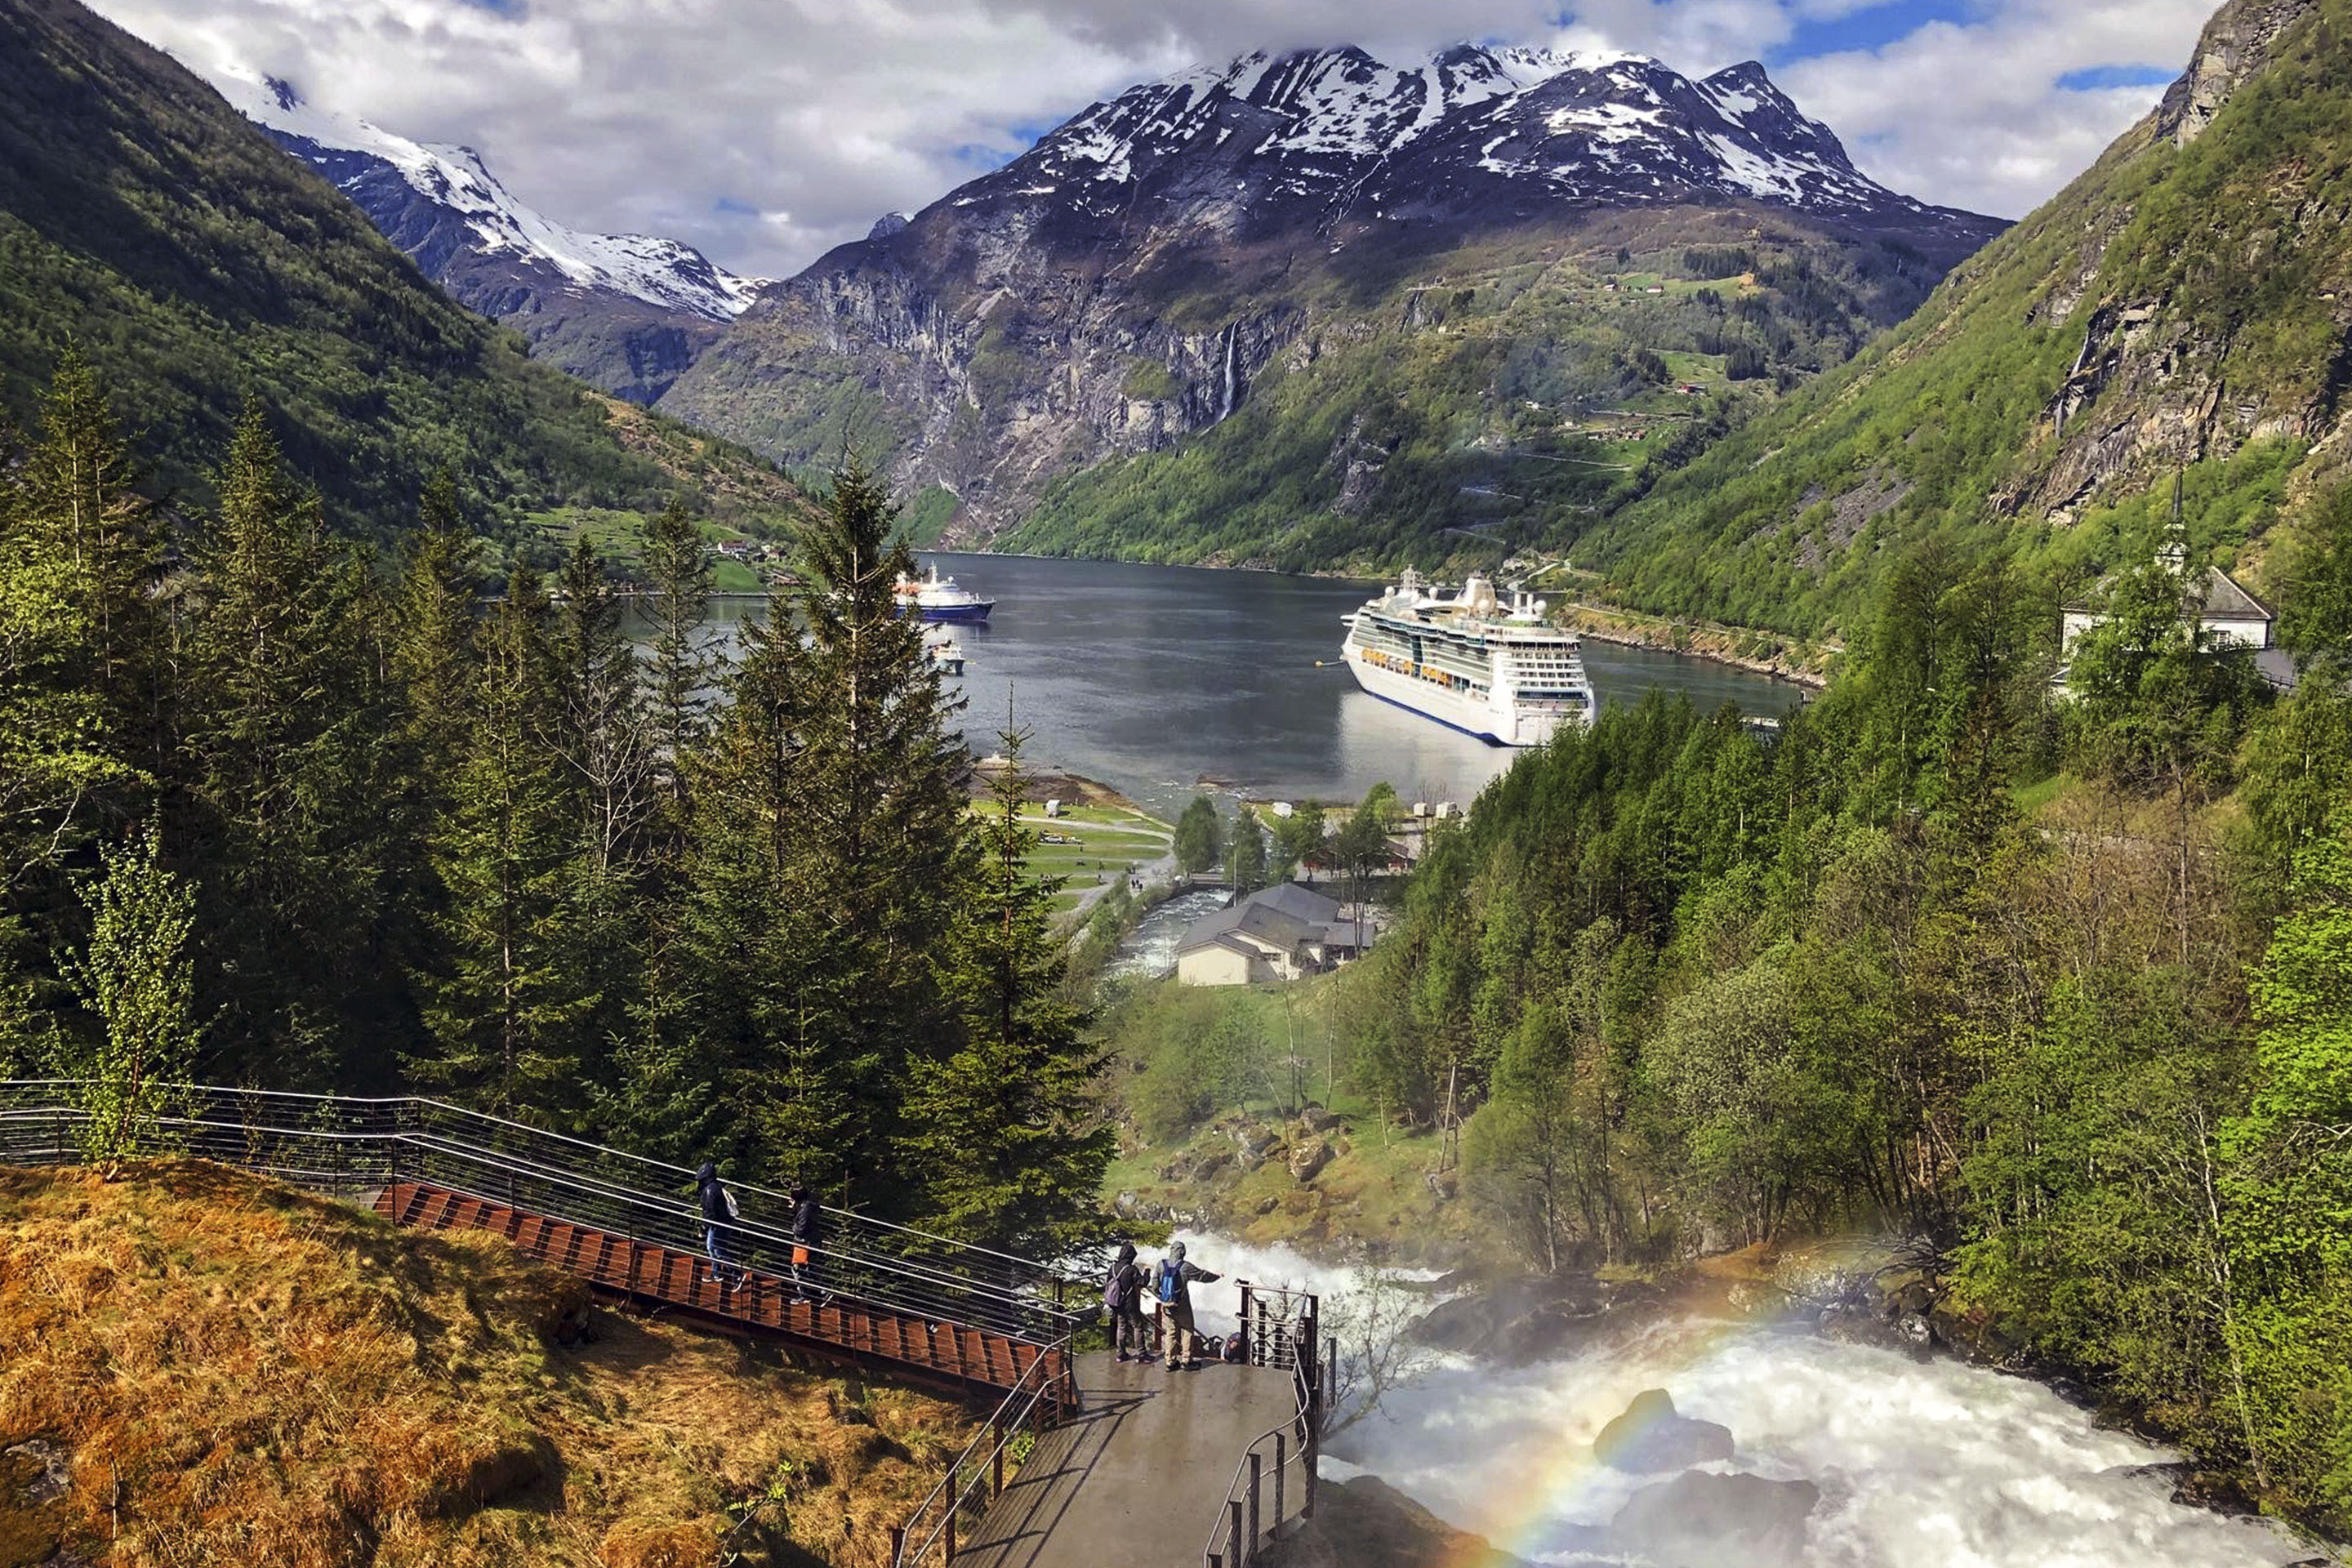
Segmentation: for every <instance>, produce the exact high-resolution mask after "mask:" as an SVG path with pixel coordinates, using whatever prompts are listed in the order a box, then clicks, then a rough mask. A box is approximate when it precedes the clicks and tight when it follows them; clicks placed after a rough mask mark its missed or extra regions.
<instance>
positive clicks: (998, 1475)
mask: <svg viewBox="0 0 2352 1568" xmlns="http://www.w3.org/2000/svg"><path fill="white" fill-rule="evenodd" d="M988 1430H989V1434H990V1435H991V1436H993V1437H994V1438H995V1439H996V1455H995V1458H994V1459H993V1460H992V1467H993V1468H992V1476H991V1480H990V1487H989V1493H988V1495H989V1496H990V1497H991V1498H1000V1497H1003V1495H1004V1424H1003V1422H1002V1421H999V1420H996V1419H995V1418H993V1417H991V1418H990V1420H989V1423H988Z"/></svg>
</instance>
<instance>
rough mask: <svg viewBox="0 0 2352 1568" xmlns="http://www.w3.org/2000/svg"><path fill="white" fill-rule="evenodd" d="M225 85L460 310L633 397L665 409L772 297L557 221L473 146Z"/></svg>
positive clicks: (230, 82) (671, 253)
mask: <svg viewBox="0 0 2352 1568" xmlns="http://www.w3.org/2000/svg"><path fill="white" fill-rule="evenodd" d="M216 85H217V86H218V87H219V89H220V90H221V92H222V94H223V96H225V97H226V98H227V99H228V100H229V102H230V103H231V104H232V105H234V106H235V107H236V109H237V110H240V111H241V112H243V113H244V114H245V116H246V117H247V119H249V120H252V121H255V122H256V123H257V124H259V125H260V126H261V128H262V129H263V130H264V131H266V132H268V133H269V135H270V136H271V137H272V138H273V139H274V140H275V141H277V142H278V144H279V145H280V146H282V147H284V148H285V149H286V150H287V151H288V152H289V153H293V154H294V155H295V156H296V157H299V158H301V159H303V160H304V161H305V162H307V163H310V164H312V165H313V166H315V167H316V168H317V169H318V170H319V171H320V173H321V174H324V175H326V177H327V178H328V179H329V180H330V181H331V182H332V183H333V184H335V185H336V186H337V187H339V188H340V189H341V190H342V191H343V193H344V194H345V195H349V196H350V197H351V198H352V200H353V201H355V202H357V203H358V204H359V205H360V206H361V207H362V209H363V210H364V211H365V212H366V213H367V215H368V216H369V217H370V218H371V219H372V220H373V222H374V223H375V226H376V227H377V228H378V229H380V230H382V231H383V234H384V235H385V237H388V238H390V239H391V240H392V241H393V243H394V244H395V245H397V246H399V247H401V248H402V249H403V250H404V251H406V252H407V253H408V254H409V256H410V257H411V258H414V259H415V262H416V264H417V265H418V266H419V267H421V268H424V269H425V272H426V274H427V275H429V276H430V277H432V278H433V279H435V280H436V281H437V282H439V283H440V284H441V285H442V286H443V287H444V288H445V289H448V290H449V292H450V293H451V294H453V295H455V296H456V297H457V300H459V301H460V302H461V303H463V304H466V305H467V306H470V307H472V308H473V309H475V310H479V311H481V312H482V313H483V314H485V315H488V316H491V317H494V318H497V319H499V320H501V321H508V322H509V324H511V325H513V326H515V327H517V328H518V329H520V331H522V332H523V333H524V335H525V336H526V337H528V338H530V340H531V342H532V343H533V345H534V348H535V349H536V350H537V352H538V353H539V354H540V356H541V357H542V358H545V359H549V360H551V361H552V362H553V363H557V364H559V365H562V367H563V368H564V369H566V370H569V371H572V373H573V374H578V375H581V376H583V377H584V378H585V379H587V380H589V381H591V382H593V383H595V384H599V385H602V386H604V387H606V388H607V389H608V390H611V391H614V392H617V393H619V394H621V395H624V396H632V397H635V398H637V399H638V400H640V401H643V402H648V403H650V402H651V401H653V399H654V398H656V397H658V396H659V395H661V393H662V392H663V390H665V389H666V388H667V386H668V384H669V383H670V381H671V380H673V379H675V378H676V376H677V373H678V372H679V371H681V370H683V369H684V368H685V367H686V365H687V364H688V363H691V362H692V360H693V358H694V355H695V354H696V353H699V352H700V350H701V349H702V348H704V347H707V346H708V345H709V342H712V341H714V340H715V339H716V337H717V336H718V334H719V329H720V328H722V327H723V326H725V324H726V323H727V322H729V321H733V320H734V319H735V318H736V317H737V316H739V315H740V314H741V313H742V312H743V311H744V310H745V309H747V308H748V307H749V306H750V305H751V301H752V300H753V299H754V298H756V297H757V294H758V291H759V289H760V288H761V286H762V285H763V282H764V280H763V279H747V278H740V277H738V276H736V275H735V274H733V273H731V272H729V271H728V270H726V269H725V268H721V267H719V266H718V265H716V264H715V263H713V262H712V261H711V260H710V259H709V258H708V257H706V256H704V255H703V254H702V253H701V252H700V251H698V250H697V249H695V248H694V247H692V246H690V245H686V244H682V243H680V242H679V241H677V240H674V239H663V238H660V237H656V236H652V235H641V234H590V233H585V232H583V231H582V230H579V229H575V228H572V227H569V226H565V225H563V224H560V223H557V222H556V221H554V220H553V219H552V218H550V217H548V216H546V215H545V214H543V213H541V212H540V211H539V210H538V209H536V208H534V207H532V206H531V205H530V204H528V203H526V202H524V201H521V200H520V199H519V198H517V197H516V196H515V195H514V194H513V193H512V192H510V191H509V190H508V189H507V188H506V186H505V185H503V184H500V183H499V179H498V176H497V175H495V174H491V173H490V170H489V167H488V164H487V163H484V161H483V159H482V156H481V154H480V153H477V152H475V151H474V150H473V149H472V148H470V147H453V146H446V145H439V144H434V143H428V142H415V141H412V140H410V139H409V138H407V137H405V136H401V135H397V134H395V133H394V132H389V131H385V130H383V129H382V128H381V127H378V126H376V125H373V124H371V123H369V122H368V121H364V120H359V119H355V118H352V117H351V116H347V115H343V114H339V113H336V112H334V111H333V110H328V109H325V108H322V107H320V106H319V105H316V104H313V103H310V102H309V101H308V100H305V99H304V98H303V97H302V95H301V93H300V92H299V90H297V89H296V88H295V87H294V86H293V84H291V83H289V82H287V81H285V80H283V79H278V78H275V77H269V76H264V75H261V74H259V73H254V72H236V73H224V74H223V75H222V76H221V77H220V78H219V79H218V80H217V82H216Z"/></svg>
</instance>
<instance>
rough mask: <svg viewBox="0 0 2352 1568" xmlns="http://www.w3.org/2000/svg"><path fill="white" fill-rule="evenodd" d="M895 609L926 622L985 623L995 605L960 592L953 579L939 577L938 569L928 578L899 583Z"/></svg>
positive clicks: (970, 593)
mask: <svg viewBox="0 0 2352 1568" xmlns="http://www.w3.org/2000/svg"><path fill="white" fill-rule="evenodd" d="M898 607H899V608H900V609H901V610H902V611H905V610H912V611H914V612H915V613H916V614H917V615H919V616H922V617H923V619H925V620H927V621H984V620H986V619H988V613H989V611H991V610H992V609H994V608H996V601H995V600H993V599H983V598H982V597H981V596H980V595H977V594H975V593H973V592H972V591H971V589H969V588H959V587H957V586H956V580H955V579H954V578H952V577H942V576H940V569H939V568H938V567H937V566H933V567H932V568H931V574H930V575H929V577H921V578H918V577H901V578H899V579H898Z"/></svg>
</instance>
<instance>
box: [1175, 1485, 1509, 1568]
mask: <svg viewBox="0 0 2352 1568" xmlns="http://www.w3.org/2000/svg"><path fill="white" fill-rule="evenodd" d="M1129 1555H1132V1554H1131V1553H1130V1554H1129ZM1257 1562H1258V1563H1259V1565H1260V1568H1530V1565H1529V1564H1528V1563H1523V1562H1522V1561H1521V1560H1520V1559H1518V1558H1517V1557H1513V1556H1511V1555H1510V1554H1509V1553H1508V1552H1503V1551H1500V1550H1498V1549H1497V1548H1496V1547H1495V1546H1493V1545H1491V1544H1489V1543H1488V1542H1486V1541H1484V1540H1482V1539H1481V1538H1479V1537H1477V1536H1475V1535H1471V1534H1469V1533H1467V1532H1465V1531H1459V1530H1456V1529H1454V1527H1453V1526H1452V1525H1450V1524H1447V1523H1446V1522H1445V1521H1444V1520H1442V1519H1439V1518H1438V1517H1437V1516H1436V1515H1435V1514H1433V1513H1432V1512H1430V1511H1429V1510H1427V1509H1425V1508H1423V1507H1422V1506H1421V1505H1420V1504H1419V1503H1417V1502H1415V1501H1413V1500H1412V1499H1411V1498H1409V1497H1407V1496H1405V1495H1404V1494H1403V1493H1402V1492H1401V1491H1399V1490H1397V1489H1395V1488H1394V1487H1391V1486H1390V1485H1389V1484H1388V1483H1387V1482H1386V1481H1383V1480H1381V1479H1380V1478H1379V1477H1377V1476H1357V1477H1355V1478H1354V1479H1350V1480H1348V1481H1346V1482H1343V1483H1339V1484H1336V1485H1335V1484H1333V1483H1332V1482H1330V1481H1328V1480H1327V1481H1326V1482H1324V1484H1323V1489H1322V1495H1321V1496H1320V1497H1319V1498H1318V1499H1317V1500H1316V1503H1315V1517H1314V1518H1313V1519H1303V1520H1299V1521H1296V1522H1295V1523H1294V1524H1293V1525H1292V1526H1291V1528H1290V1529H1289V1530H1287V1531H1285V1532H1284V1534H1283V1537H1282V1539H1281V1540H1279V1541H1278V1542H1275V1543H1274V1544H1272V1545H1270V1546H1268V1547H1267V1548H1266V1549H1265V1551H1264V1552H1260V1553H1259V1554H1258V1557H1257Z"/></svg>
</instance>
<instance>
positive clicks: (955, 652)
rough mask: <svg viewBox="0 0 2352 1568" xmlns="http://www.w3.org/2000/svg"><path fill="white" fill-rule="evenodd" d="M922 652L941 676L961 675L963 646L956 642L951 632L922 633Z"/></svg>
mask: <svg viewBox="0 0 2352 1568" xmlns="http://www.w3.org/2000/svg"><path fill="white" fill-rule="evenodd" d="M923 651H924V652H925V653H926V654H928V655H929V656H930V660H931V663H932V664H933V665H935V666H937V667H938V668H939V672H940V674H941V675H961V674H962V673H963V644H961V643H960V642H958V641H956V639H955V634H954V633H953V632H945V631H940V632H926V633H924V634H923Z"/></svg>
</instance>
